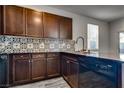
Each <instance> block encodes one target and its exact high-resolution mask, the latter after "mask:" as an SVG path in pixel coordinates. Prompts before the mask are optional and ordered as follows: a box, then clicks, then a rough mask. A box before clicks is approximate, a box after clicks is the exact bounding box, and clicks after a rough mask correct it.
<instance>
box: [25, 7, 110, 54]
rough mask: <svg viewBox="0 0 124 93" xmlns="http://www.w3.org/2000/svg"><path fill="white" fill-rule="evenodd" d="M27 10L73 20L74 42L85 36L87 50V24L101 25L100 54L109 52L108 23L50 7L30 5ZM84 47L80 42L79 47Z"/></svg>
mask: <svg viewBox="0 0 124 93" xmlns="http://www.w3.org/2000/svg"><path fill="white" fill-rule="evenodd" d="M24 7H27V8H32V9H36V10H38V11H45V12H49V13H53V14H57V15H61V16H65V17H70V18H72V19H73V40H76V38H77V37H78V36H83V37H85V48H86V36H87V34H86V31H87V24H88V23H93V24H96V25H99V27H100V29H99V31H100V34H99V37H100V41H99V47H100V52H107V51H108V50H109V27H108V23H106V22H102V21H99V20H96V19H93V18H89V17H85V16H80V15H77V14H74V13H71V12H67V11H64V10H60V9H56V8H53V7H49V6H41V5H39V6H37V5H30V6H24ZM81 47H82V43H81V42H80V41H79V47H78V49H80V48H81Z"/></svg>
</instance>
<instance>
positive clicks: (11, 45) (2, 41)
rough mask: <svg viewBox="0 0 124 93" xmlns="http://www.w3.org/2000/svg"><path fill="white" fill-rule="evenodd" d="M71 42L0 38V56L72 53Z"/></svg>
mask: <svg viewBox="0 0 124 93" xmlns="http://www.w3.org/2000/svg"><path fill="white" fill-rule="evenodd" d="M74 43H75V42H74V41H73V40H60V39H47V38H32V37H21V36H4V35H1V36H0V54H2V53H34V52H62V51H74V50H75V47H74Z"/></svg>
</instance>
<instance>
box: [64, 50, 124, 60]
mask: <svg viewBox="0 0 124 93" xmlns="http://www.w3.org/2000/svg"><path fill="white" fill-rule="evenodd" d="M65 53H71V54H76V55H83V56H89V57H96V58H104V59H111V60H117V61H121V62H124V54H120V55H114V54H112V53H109V52H108V53H99V52H90V53H81V52H65Z"/></svg>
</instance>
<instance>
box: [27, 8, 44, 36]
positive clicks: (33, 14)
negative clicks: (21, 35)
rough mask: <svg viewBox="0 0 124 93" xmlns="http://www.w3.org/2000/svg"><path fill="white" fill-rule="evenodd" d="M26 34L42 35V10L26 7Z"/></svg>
mask: <svg viewBox="0 0 124 93" xmlns="http://www.w3.org/2000/svg"><path fill="white" fill-rule="evenodd" d="M26 35H27V36H33V37H43V20H42V12H37V11H34V10H31V9H26Z"/></svg>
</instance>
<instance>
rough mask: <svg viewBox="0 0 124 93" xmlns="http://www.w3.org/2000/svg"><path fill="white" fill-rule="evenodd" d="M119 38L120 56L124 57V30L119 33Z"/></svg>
mask: <svg viewBox="0 0 124 93" xmlns="http://www.w3.org/2000/svg"><path fill="white" fill-rule="evenodd" d="M119 38H120V45H119V46H120V48H119V49H120V50H119V51H120V58H121V59H124V32H120V33H119Z"/></svg>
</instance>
